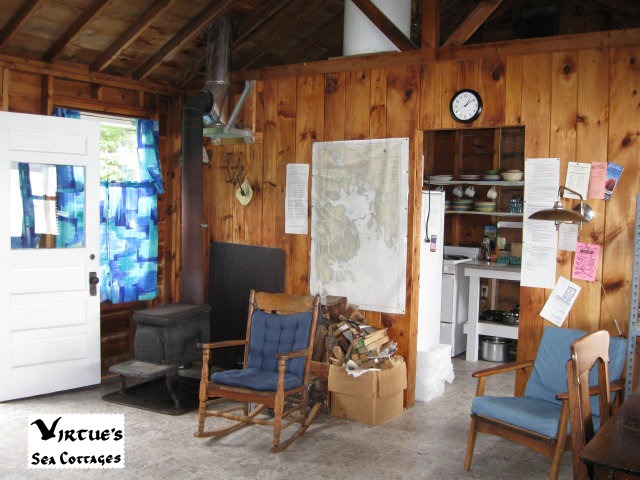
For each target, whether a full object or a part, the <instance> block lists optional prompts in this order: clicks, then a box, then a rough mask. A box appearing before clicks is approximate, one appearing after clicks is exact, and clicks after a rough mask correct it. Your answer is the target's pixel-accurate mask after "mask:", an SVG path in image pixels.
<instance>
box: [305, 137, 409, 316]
mask: <svg viewBox="0 0 640 480" xmlns="http://www.w3.org/2000/svg"><path fill="white" fill-rule="evenodd" d="M408 165H409V139H408V138H391V139H376V140H348V141H340V142H316V143H314V144H313V156H312V179H311V269H310V279H309V284H310V290H311V293H312V294H316V293H319V294H320V295H321V296H322V297H325V296H326V295H338V296H345V297H347V298H348V300H349V302H351V303H354V304H356V305H358V306H359V307H360V308H361V309H363V310H371V311H376V312H384V313H404V311H405V298H406V267H407V265H406V263H407V209H408V192H409V172H408Z"/></svg>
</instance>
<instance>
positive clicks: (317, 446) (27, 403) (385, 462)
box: [0, 358, 572, 480]
mask: <svg viewBox="0 0 640 480" xmlns="http://www.w3.org/2000/svg"><path fill="white" fill-rule="evenodd" d="M491 365H494V364H490V363H487V362H481V361H479V362H465V361H464V360H462V359H460V358H456V359H454V371H455V375H456V378H455V380H454V382H453V384H447V385H446V389H445V394H444V395H443V396H441V397H439V398H436V399H434V400H432V401H431V402H428V403H416V406H414V407H413V408H410V409H409V410H408V411H406V412H405V413H404V414H403V415H402V416H400V417H397V418H395V419H392V420H390V421H388V422H386V423H385V424H383V425H379V426H377V427H371V426H367V425H363V424H358V423H355V422H351V421H348V420H342V419H338V418H334V417H331V416H329V415H327V414H322V415H320V416H319V417H318V418H317V419H316V421H315V422H314V423H313V425H312V426H311V427H310V428H309V430H308V431H307V433H306V434H305V435H303V436H302V437H301V438H299V439H298V440H297V441H296V442H294V443H293V444H292V445H290V446H289V448H288V449H287V450H285V451H284V452H282V453H279V454H272V453H270V452H269V447H270V446H271V431H270V429H269V428H268V427H264V426H259V425H254V426H249V427H246V428H244V429H242V430H239V431H237V432H234V433H231V434H230V435H228V436H226V437H223V438H220V439H198V438H195V437H193V432H194V431H195V430H196V423H197V414H196V412H195V411H194V412H191V413H187V414H184V415H181V416H169V415H161V414H157V413H152V412H148V411H145V410H139V409H135V408H130V407H125V406H121V405H117V404H113V403H109V402H105V401H103V400H102V399H101V396H102V395H104V394H105V393H109V392H112V391H114V390H117V389H118V386H119V383H117V382H115V381H109V382H106V383H104V384H102V385H100V386H98V387H94V388H87V389H82V390H78V391H72V392H66V393H59V394H54V395H47V396H42V397H37V398H31V399H26V400H16V401H11V402H5V403H1V404H0V432H1V435H0V479H3V480H9V479H12V480H13V479H15V480H18V479H20V480H23V479H87V478H92V479H118V480H123V479H131V480H134V479H135V480H139V479H143V480H144V479H153V480H159V479H184V480H191V479H215V480H221V479H265V480H266V479H298V478H300V479H337V478H349V479H355V480H358V479H372V480H375V479H385V480H388V479H404V478H406V479H514V478H518V479H544V478H547V477H548V473H549V466H550V461H549V460H548V459H547V458H546V457H544V456H542V455H540V454H538V453H536V452H534V451H532V450H529V449H527V448H525V447H521V446H519V445H515V444H513V443H511V442H507V441H505V440H502V439H499V438H496V437H492V436H488V435H478V440H477V442H476V449H475V455H474V459H473V465H472V468H471V471H470V472H465V471H464V470H463V468H462V465H463V461H464V454H465V448H466V443H467V431H468V427H469V406H470V403H471V400H472V398H473V396H474V394H475V380H473V379H472V378H471V373H472V372H473V371H475V370H478V369H481V368H485V367H487V366H491ZM503 377H505V378H503V379H501V380H496V379H495V378H494V379H491V380H489V382H488V385H487V390H486V393H487V394H498V395H500V394H505V395H508V394H511V392H512V390H513V376H511V375H503ZM34 413H124V415H125V434H124V437H125V442H126V443H125V468H124V469H117V470H71V469H64V470H52V469H47V470H36V469H28V468H27V416H28V415H29V414H34ZM208 421H211V422H216V421H220V422H221V420H220V419H210V420H208ZM294 428H295V427H291V429H294ZM285 432H286V430H285ZM560 478H561V479H570V478H572V472H571V456H570V453H569V452H565V454H564V457H563V462H562V468H561V472H560Z"/></svg>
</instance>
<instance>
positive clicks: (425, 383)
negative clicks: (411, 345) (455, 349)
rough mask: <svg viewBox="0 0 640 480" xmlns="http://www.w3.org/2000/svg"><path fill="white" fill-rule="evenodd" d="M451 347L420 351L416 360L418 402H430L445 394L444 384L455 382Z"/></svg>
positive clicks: (438, 346) (444, 346) (445, 346)
mask: <svg viewBox="0 0 640 480" xmlns="http://www.w3.org/2000/svg"><path fill="white" fill-rule="evenodd" d="M454 378H455V375H454V374H453V363H452V362H451V345H443V344H439V345H436V346H435V347H432V348H431V349H430V350H429V351H426V352H425V351H418V357H417V359H416V401H418V402H429V401H431V400H433V399H434V398H437V397H439V396H441V395H443V394H444V382H445V381H447V382H449V383H452V382H453V379H454Z"/></svg>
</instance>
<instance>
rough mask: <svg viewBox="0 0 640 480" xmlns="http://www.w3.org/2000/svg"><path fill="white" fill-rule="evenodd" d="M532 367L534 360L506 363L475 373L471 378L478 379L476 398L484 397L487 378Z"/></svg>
mask: <svg viewBox="0 0 640 480" xmlns="http://www.w3.org/2000/svg"><path fill="white" fill-rule="evenodd" d="M530 367H533V360H525V361H520V362H511V363H505V364H504V365H497V366H495V367H490V368H485V369H484V370H478V371H477V372H473V374H472V375H471V376H472V377H473V378H477V379H478V386H477V387H476V397H481V396H482V395H484V386H485V382H486V380H487V377H490V376H492V375H498V374H501V373H507V372H512V371H514V370H522V369H524V368H530Z"/></svg>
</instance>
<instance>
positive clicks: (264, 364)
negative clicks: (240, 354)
mask: <svg viewBox="0 0 640 480" xmlns="http://www.w3.org/2000/svg"><path fill="white" fill-rule="evenodd" d="M311 322H312V317H311V311H310V310H309V311H307V312H302V313H293V314H288V315H280V314H275V313H266V312H264V311H262V310H256V311H255V312H254V313H253V316H252V317H251V336H250V338H249V355H248V358H247V365H246V367H247V368H253V369H255V370H266V371H270V372H275V373H277V372H278V360H277V359H276V354H278V353H284V352H293V351H296V350H302V349H305V348H307V347H308V346H309V332H310V331H311ZM304 367H305V359H304V358H302V357H301V358H293V359H291V360H289V361H288V362H287V369H286V372H287V373H290V374H292V375H294V376H296V377H299V378H302V376H303V375H304Z"/></svg>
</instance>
